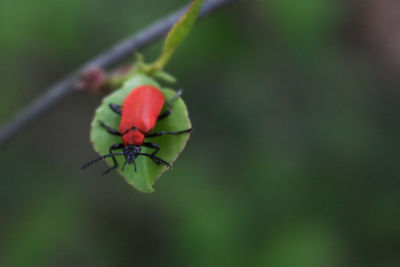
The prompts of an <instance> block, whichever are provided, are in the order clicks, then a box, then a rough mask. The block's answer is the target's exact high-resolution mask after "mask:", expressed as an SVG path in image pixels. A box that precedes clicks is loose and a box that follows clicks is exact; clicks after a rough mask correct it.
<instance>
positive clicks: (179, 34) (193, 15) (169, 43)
mask: <svg viewBox="0 0 400 267" xmlns="http://www.w3.org/2000/svg"><path fill="white" fill-rule="evenodd" d="M203 2H204V0H194V1H193V2H192V4H191V5H190V7H189V9H188V10H187V11H186V13H185V14H184V15H183V16H182V17H181V18H180V19H179V21H178V22H177V23H175V25H174V27H172V29H171V30H170V31H169V33H168V35H167V38H166V39H165V43H164V47H163V51H162V54H161V56H160V58H159V59H158V60H157V61H156V62H155V63H154V65H153V67H154V69H162V68H163V67H164V66H165V65H166V64H167V63H168V61H169V60H170V58H171V57H172V55H173V54H174V53H175V51H176V50H177V49H178V47H179V46H180V45H181V44H182V42H183V41H184V40H185V38H186V37H187V35H188V34H189V32H190V30H191V29H192V27H193V24H194V23H195V22H196V19H197V16H198V15H199V12H200V9H201V6H202V5H203Z"/></svg>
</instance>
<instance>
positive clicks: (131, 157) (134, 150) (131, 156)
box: [122, 145, 141, 172]
mask: <svg viewBox="0 0 400 267" xmlns="http://www.w3.org/2000/svg"><path fill="white" fill-rule="evenodd" d="M140 151H141V148H140V146H134V145H132V146H126V147H124V155H125V163H124V165H122V171H123V170H124V169H125V165H126V163H129V164H133V165H134V166H135V172H136V163H135V159H136V158H137V156H139V154H140Z"/></svg>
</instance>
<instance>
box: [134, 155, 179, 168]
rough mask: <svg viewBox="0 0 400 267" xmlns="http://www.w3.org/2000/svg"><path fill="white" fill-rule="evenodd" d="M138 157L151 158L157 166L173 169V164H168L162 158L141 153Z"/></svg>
mask: <svg viewBox="0 0 400 267" xmlns="http://www.w3.org/2000/svg"><path fill="white" fill-rule="evenodd" d="M138 155H140V156H146V157H149V158H150V159H151V160H152V161H154V162H155V163H156V164H157V165H165V166H167V167H168V168H171V164H169V163H168V162H166V161H165V160H163V159H161V158H159V157H156V156H154V155H151V154H146V153H139V154H138Z"/></svg>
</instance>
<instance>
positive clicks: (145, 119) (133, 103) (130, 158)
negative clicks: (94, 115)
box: [81, 85, 192, 174]
mask: <svg viewBox="0 0 400 267" xmlns="http://www.w3.org/2000/svg"><path fill="white" fill-rule="evenodd" d="M181 93H182V90H180V91H178V93H177V94H176V95H175V96H174V97H173V98H172V99H171V100H170V101H169V102H167V103H166V104H167V105H168V110H166V111H165V112H163V113H161V110H162V108H163V106H164V103H165V98H164V95H163V93H162V92H161V91H160V89H158V88H157V87H154V86H152V85H142V86H139V87H137V88H135V89H134V90H132V92H130V93H129V95H128V96H127V97H126V98H125V100H124V102H123V103H122V109H121V106H118V105H116V104H110V105H109V106H110V108H111V110H113V111H114V112H115V113H117V114H119V115H121V122H120V124H119V130H118V131H117V130H115V129H113V128H111V127H109V126H107V125H105V124H104V123H103V122H102V121H100V125H101V126H102V127H103V128H104V129H106V131H107V132H109V133H110V134H112V135H118V136H121V137H122V143H120V144H114V145H112V146H111V147H110V153H109V154H107V155H104V156H101V157H99V158H97V159H95V160H92V161H89V162H87V163H86V164H84V165H83V166H82V167H81V171H83V170H84V169H86V168H87V167H89V166H91V165H93V164H94V163H96V162H98V161H100V160H102V159H105V158H108V157H112V159H113V161H114V166H113V167H111V168H109V169H108V170H106V171H104V172H103V174H107V173H109V172H110V171H111V170H113V169H115V168H117V167H118V163H117V160H116V159H115V156H118V155H124V156H125V163H124V165H123V166H122V170H124V168H125V164H126V163H129V164H134V166H135V172H136V163H135V159H136V158H137V157H138V156H146V157H149V158H150V159H151V160H153V161H154V162H155V163H156V164H158V165H165V166H167V167H171V164H169V163H168V162H166V161H165V160H163V159H161V158H159V157H157V156H155V155H156V154H157V152H158V151H159V150H160V146H159V145H158V144H156V143H151V142H145V139H146V138H152V137H158V136H161V135H164V134H171V135H178V134H183V133H189V132H191V131H192V129H191V128H190V129H186V130H182V131H178V132H165V131H160V132H154V133H151V134H150V132H151V131H152V130H153V128H154V126H155V125H156V123H157V121H159V120H161V119H164V118H166V117H167V116H168V115H170V114H171V111H172V102H174V101H175V100H176V99H177V98H178V97H179V96H180V95H181ZM160 113H161V114H160ZM142 146H145V147H149V148H153V149H155V151H154V152H153V153H152V154H147V153H141V147H142ZM116 149H122V152H117V153H113V150H116Z"/></svg>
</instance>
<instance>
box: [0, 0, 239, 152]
mask: <svg viewBox="0 0 400 267" xmlns="http://www.w3.org/2000/svg"><path fill="white" fill-rule="evenodd" d="M236 1H237V0H206V1H205V3H204V4H203V7H202V9H201V11H200V14H199V16H200V17H204V16H205V15H207V14H209V13H212V12H214V11H216V10H218V9H220V8H222V7H224V6H226V5H228V4H231V3H233V2H236ZM186 9H187V6H186V7H184V8H181V9H180V10H178V11H176V12H173V13H171V14H170V15H168V16H166V17H165V18H162V19H160V20H158V21H156V22H154V23H153V24H151V25H150V26H148V27H147V28H145V29H144V30H143V31H141V32H139V33H136V34H133V35H131V36H128V38H126V39H125V40H122V41H120V42H118V43H117V44H115V45H114V46H112V47H111V48H110V49H108V50H107V51H105V52H103V53H102V54H100V55H98V56H96V57H95V58H93V59H92V60H89V61H88V62H87V63H85V64H83V65H82V66H81V67H80V68H78V69H77V70H76V71H74V72H73V73H72V74H70V75H68V76H66V77H65V78H64V79H62V80H60V81H59V82H57V83H55V84H53V85H52V86H50V87H49V88H48V89H47V90H46V92H44V93H43V95H41V96H39V97H38V98H37V99H36V100H34V101H33V103H32V104H30V105H29V106H27V107H25V108H24V109H22V110H21V111H20V112H19V113H18V114H17V115H16V116H15V118H14V119H13V120H11V121H10V122H8V123H6V124H5V125H4V126H3V127H2V128H1V129H0V147H2V146H4V145H5V144H6V143H7V142H8V141H9V140H10V139H11V138H12V137H14V136H16V135H17V134H18V133H19V132H21V130H22V129H23V128H24V127H26V126H27V125H29V124H31V123H32V122H33V121H34V120H36V119H38V118H39V117H40V116H41V115H43V114H44V113H45V112H46V111H47V110H49V109H50V108H52V107H53V106H54V105H55V104H56V103H58V102H59V101H60V100H61V99H63V98H64V97H66V96H68V95H69V94H71V93H72V92H74V90H73V88H74V85H75V84H76V83H77V81H78V80H79V78H80V77H81V75H82V73H83V72H84V71H86V70H88V69H90V68H93V67H97V68H101V69H106V68H109V67H110V66H112V65H114V64H115V63H117V62H118V61H120V60H121V59H123V58H125V57H126V56H129V55H131V54H132V53H134V52H135V51H137V50H139V49H142V48H144V47H146V46H148V45H150V44H152V43H154V42H155V41H156V40H158V39H160V38H161V37H163V36H164V35H166V34H167V33H168V31H169V29H170V28H171V27H172V26H173V25H174V24H175V22H176V21H177V20H178V19H179V18H180V17H181V16H182V15H183V13H184V12H185V11H186Z"/></svg>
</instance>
